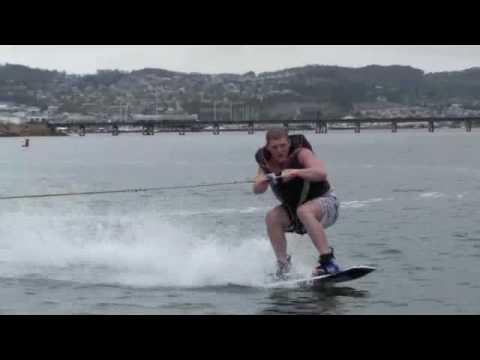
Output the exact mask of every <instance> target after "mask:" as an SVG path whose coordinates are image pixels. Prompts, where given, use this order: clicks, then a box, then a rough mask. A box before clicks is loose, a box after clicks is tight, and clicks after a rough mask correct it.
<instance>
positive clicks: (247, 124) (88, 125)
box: [47, 117, 480, 136]
mask: <svg viewBox="0 0 480 360" xmlns="http://www.w3.org/2000/svg"><path fill="white" fill-rule="evenodd" d="M474 122H477V123H480V117H451V118H447V117H437V118H432V117H429V118H390V119H385V118H359V119H339V118H329V119H327V118H324V119H315V120H234V121H231V120H224V121H218V120H168V119H167V120H166V119H161V120H138V121H132V120H130V121H83V122H82V121H76V122H69V121H49V122H47V126H48V127H49V128H50V129H51V131H52V133H55V132H56V131H57V129H58V128H67V129H69V130H73V131H75V130H76V131H78V134H79V135H80V136H85V134H86V133H87V129H89V131H95V130H98V129H100V128H102V129H108V130H107V131H108V132H111V133H112V135H114V136H115V135H119V134H120V133H121V132H127V130H122V131H121V130H120V128H122V127H123V128H125V127H129V128H130V129H131V130H128V131H130V132H141V133H142V134H143V135H154V134H155V132H178V133H179V134H180V135H185V134H186V133H187V132H206V131H208V132H212V133H213V134H214V135H219V134H220V132H227V131H239V132H247V133H248V134H253V133H254V132H255V131H264V130H266V129H267V128H268V127H269V126H272V125H277V126H279V125H280V126H284V127H287V128H290V127H292V126H295V127H297V128H298V127H300V128H307V129H312V130H315V133H317V134H326V133H328V130H329V129H330V128H332V127H333V128H339V126H340V125H343V126H345V125H347V128H351V129H353V130H354V132H355V133H360V130H361V128H362V126H363V127H365V126H366V125H369V126H371V125H379V124H384V125H386V126H388V127H390V128H391V131H392V132H397V131H398V128H399V124H401V123H410V124H411V123H420V124H424V125H425V127H426V128H427V129H428V131H429V132H434V131H435V126H436V124H439V123H451V124H455V126H456V127H464V128H465V129H466V131H467V132H471V131H472V124H473V123H474ZM335 125H337V127H335Z"/></svg>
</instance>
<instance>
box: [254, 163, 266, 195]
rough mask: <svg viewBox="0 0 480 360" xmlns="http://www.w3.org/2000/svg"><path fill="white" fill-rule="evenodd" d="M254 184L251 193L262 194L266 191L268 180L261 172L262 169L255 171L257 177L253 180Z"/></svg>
mask: <svg viewBox="0 0 480 360" xmlns="http://www.w3.org/2000/svg"><path fill="white" fill-rule="evenodd" d="M253 181H254V182H255V183H254V184H253V192H254V193H255V194H262V193H264V192H265V191H267V189H268V182H269V180H268V178H267V177H266V176H265V173H264V172H263V170H262V169H260V168H259V169H258V171H257V176H255V178H254V179H253Z"/></svg>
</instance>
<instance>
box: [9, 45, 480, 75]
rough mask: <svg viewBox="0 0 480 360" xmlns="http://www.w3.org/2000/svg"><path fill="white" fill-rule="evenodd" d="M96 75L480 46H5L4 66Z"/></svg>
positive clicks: (445, 61)
mask: <svg viewBox="0 0 480 360" xmlns="http://www.w3.org/2000/svg"><path fill="white" fill-rule="evenodd" d="M6 63H10V64H22V65H27V66H30V67H34V68H41V69H48V70H58V71H66V72H67V73H70V74H93V73H95V72H96V71H97V70H105V69H112V70H113V69H118V70H123V71H132V70H139V69H143V68H161V69H166V70H172V71H181V72H201V73H210V74H212V73H237V74H241V73H245V72H248V71H254V72H256V73H260V72H265V71H276V70H281V69H285V68H289V67H297V66H304V65H314V64H315V65H338V66H347V67H362V66H366V65H372V64H376V65H409V66H413V67H415V68H418V69H421V70H423V71H425V72H427V73H428V72H438V71H455V70H464V69H467V68H471V67H478V66H480V45H0V64H2V65H3V64H6Z"/></svg>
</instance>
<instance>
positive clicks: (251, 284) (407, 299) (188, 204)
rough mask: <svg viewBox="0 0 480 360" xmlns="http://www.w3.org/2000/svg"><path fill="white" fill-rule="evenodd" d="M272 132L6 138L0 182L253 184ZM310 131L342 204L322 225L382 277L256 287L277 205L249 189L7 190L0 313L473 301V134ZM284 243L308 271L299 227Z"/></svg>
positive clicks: (367, 307) (0, 215)
mask: <svg viewBox="0 0 480 360" xmlns="http://www.w3.org/2000/svg"><path fill="white" fill-rule="evenodd" d="M263 135H264V134H256V135H254V136H246V135H244V134H222V136H220V137H215V142H213V141H211V140H212V137H211V136H207V135H200V134H199V135H189V136H188V145H187V146H179V144H181V145H185V143H184V140H183V138H182V139H180V138H179V137H178V136H174V135H165V134H162V135H159V136H155V137H153V138H152V137H149V138H148V139H147V138H145V137H141V136H122V137H119V138H112V137H107V136H87V137H86V138H83V139H80V138H77V137H74V138H67V139H53V138H38V139H32V142H31V145H32V147H31V148H30V149H28V151H23V150H22V151H20V150H19V149H17V145H18V144H17V143H16V142H15V141H16V140H15V139H5V140H2V142H0V164H2V166H3V169H2V172H0V192H1V193H2V194H9V195H10V194H27V193H50V192H64V191H89V190H104V189H119V188H130V187H133V188H138V187H157V186H170V185H172V184H179V185H185V184H197V183H209V182H218V181H231V180H244V179H246V178H249V177H251V176H253V174H254V173H255V170H256V169H255V164H254V163H253V152H254V150H255V149H256V148H257V147H258V146H259V144H261V143H262V142H263ZM307 136H308V137H309V139H310V140H311V142H312V144H313V146H314V149H315V151H316V152H317V153H318V154H320V157H322V158H323V159H324V160H325V161H326V163H327V168H328V170H329V173H330V177H331V180H332V183H333V184H334V186H335V187H336V191H337V194H338V195H339V196H340V198H341V201H342V206H341V209H340V214H341V215H340V219H339V222H338V223H337V224H336V225H335V226H334V227H332V228H331V229H329V230H328V235H329V239H330V241H331V244H332V245H333V246H334V247H335V250H336V251H335V252H336V254H337V258H338V260H339V261H340V263H341V264H344V265H345V266H347V265H357V264H363V265H371V266H376V267H378V270H377V271H376V272H375V273H372V274H371V275H369V276H368V277H366V278H364V279H361V280H358V281H355V282H350V283H346V284H337V285H335V286H330V287H324V288H316V289H312V288H287V289H274V290H272V289H265V288H263V287H262V284H264V283H265V281H266V279H267V275H268V274H269V272H271V271H272V267H273V265H274V262H273V257H272V251H271V249H270V246H269V243H268V240H266V234H265V226H264V215H265V213H266V212H267V211H268V209H270V208H271V207H272V206H274V205H275V203H276V202H275V200H274V198H273V196H272V194H271V193H268V194H266V195H264V196H260V197H255V196H253V195H252V194H251V193H250V189H249V186H233V187H232V186H230V187H228V186H227V187H221V188H218V189H201V190H199V189H195V190H193V191H183V190H182V191H176V192H175V191H174V192H157V193H148V194H143V193H142V194H123V195H118V196H99V197H80V198H69V199H43V200H33V201H25V200H22V201H11V202H8V203H2V204H1V205H2V207H1V208H0V297H1V298H2V304H1V306H0V312H1V313H4V314H5V313H7V314H11V313H79V314H85V313H106V314H117V313H120V314H122V313H127V314H130V313H131V314H142V313H145V314H225V313H226V314H384V313H387V314H388V313H393V314H406V313H408V314H410V313H440V314H444V313H446V314H458V313H478V311H479V310H480V307H479V305H478V301H477V299H478V298H479V295H480V290H479V289H480V282H479V280H478V279H479V276H478V270H477V269H478V265H477V262H478V258H479V257H480V231H479V230H478V225H477V222H478V221H477V216H476V213H477V212H478V211H477V209H478V208H479V206H480V196H479V195H478V194H479V192H478V191H477V190H478V180H479V179H480V159H478V158H474V157H472V156H471V154H473V153H477V152H478V151H477V152H475V151H474V150H475V149H476V150H480V145H479V144H480V142H478V141H477V140H478V139H476V137H477V136H478V133H476V132H473V133H472V134H465V133H463V132H454V131H451V132H447V131H445V132H438V133H435V134H427V133H420V132H411V133H408V132H405V133H398V134H390V133H385V132H383V133H377V132H375V133H373V132H372V133H369V132H364V133H362V134H361V135H360V136H354V135H353V134H346V133H335V132H332V133H330V134H329V135H328V136H319V135H314V134H311V133H309V134H307ZM17 142H18V141H17ZM18 147H19V145H18ZM449 149H455V151H451V150H449ZM99 154H101V155H99ZM219 158H221V159H222V161H221V162H218V161H217V160H218V159H219ZM289 251H290V253H291V254H292V255H293V259H294V265H295V268H296V271H297V272H299V273H301V274H308V273H309V272H310V270H311V267H312V266H313V264H314V262H315V260H316V255H315V252H314V251H313V247H312V245H311V243H310V241H309V239H308V238H306V237H303V238H302V237H299V236H294V235H292V236H290V237H289Z"/></svg>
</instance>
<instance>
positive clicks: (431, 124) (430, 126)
mask: <svg viewBox="0 0 480 360" xmlns="http://www.w3.org/2000/svg"><path fill="white" fill-rule="evenodd" d="M434 131H435V123H434V122H433V120H430V121H429V122H428V132H432V133H433V132H434Z"/></svg>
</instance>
